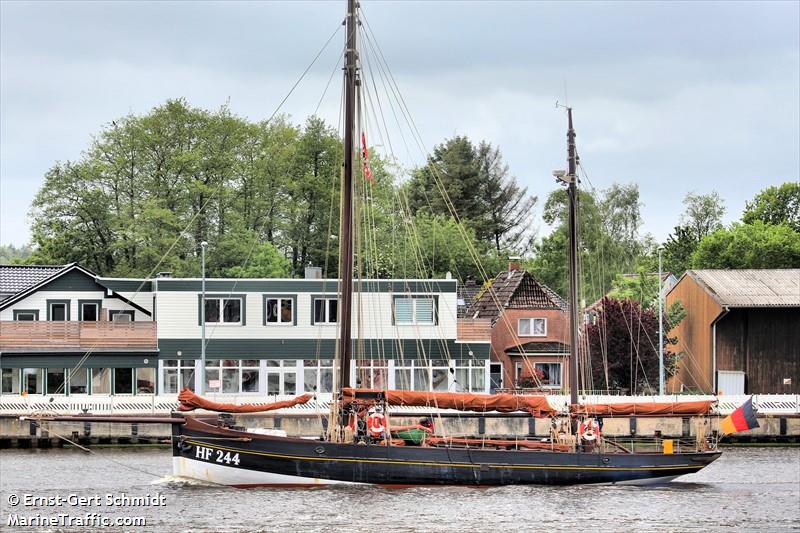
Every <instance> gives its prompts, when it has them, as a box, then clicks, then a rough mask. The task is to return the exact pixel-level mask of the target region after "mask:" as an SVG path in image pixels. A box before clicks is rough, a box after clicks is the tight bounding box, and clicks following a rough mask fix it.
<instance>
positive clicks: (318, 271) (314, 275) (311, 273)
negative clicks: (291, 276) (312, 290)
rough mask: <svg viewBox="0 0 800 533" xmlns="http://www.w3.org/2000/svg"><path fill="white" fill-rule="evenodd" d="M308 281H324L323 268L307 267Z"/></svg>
mask: <svg viewBox="0 0 800 533" xmlns="http://www.w3.org/2000/svg"><path fill="white" fill-rule="evenodd" d="M306 279H322V267H315V266H307V267H306Z"/></svg>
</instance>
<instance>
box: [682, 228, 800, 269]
mask: <svg viewBox="0 0 800 533" xmlns="http://www.w3.org/2000/svg"><path fill="white" fill-rule="evenodd" d="M691 261H692V268H798V267H800V233H798V232H796V231H794V230H793V229H792V228H790V227H789V226H785V225H782V224H779V225H777V226H775V225H771V224H764V223H763V222H761V221H760V220H756V221H755V222H754V223H753V224H739V223H736V222H734V223H733V224H732V225H731V227H730V228H729V229H721V230H718V231H716V232H714V233H712V234H711V235H708V236H707V237H706V238H704V239H703V240H702V241H700V243H699V244H698V245H697V249H696V250H695V251H694V253H693V254H692V260H691Z"/></svg>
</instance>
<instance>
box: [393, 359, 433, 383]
mask: <svg viewBox="0 0 800 533" xmlns="http://www.w3.org/2000/svg"><path fill="white" fill-rule="evenodd" d="M394 387H395V388H396V389H399V390H419V391H428V390H431V367H430V365H427V364H425V363H424V362H422V361H402V360H398V361H396V362H395V368H394Z"/></svg>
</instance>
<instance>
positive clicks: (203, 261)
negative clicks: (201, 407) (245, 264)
mask: <svg viewBox="0 0 800 533" xmlns="http://www.w3.org/2000/svg"><path fill="white" fill-rule="evenodd" d="M206 248H208V243H207V242H206V241H203V242H201V243H200V277H201V280H200V292H201V293H202V296H201V297H200V302H201V303H200V339H201V340H200V384H199V385H198V386H197V391H198V393H199V394H201V395H202V394H205V392H206ZM220 312H222V310H220Z"/></svg>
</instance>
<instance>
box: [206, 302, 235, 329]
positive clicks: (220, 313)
mask: <svg viewBox="0 0 800 533" xmlns="http://www.w3.org/2000/svg"><path fill="white" fill-rule="evenodd" d="M205 318H206V324H241V323H242V300H241V299H240V298H206V305H205Z"/></svg>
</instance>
